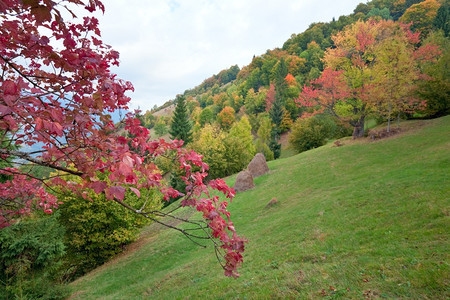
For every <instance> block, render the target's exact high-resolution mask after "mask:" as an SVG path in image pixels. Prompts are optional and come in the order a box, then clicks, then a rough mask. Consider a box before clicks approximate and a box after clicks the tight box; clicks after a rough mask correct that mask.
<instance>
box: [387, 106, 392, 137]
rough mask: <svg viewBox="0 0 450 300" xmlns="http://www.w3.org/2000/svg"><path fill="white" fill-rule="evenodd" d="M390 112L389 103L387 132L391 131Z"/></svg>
mask: <svg viewBox="0 0 450 300" xmlns="http://www.w3.org/2000/svg"><path fill="white" fill-rule="evenodd" d="M391 112H392V105H391V103H390V102H389V113H388V126H387V132H390V131H391Z"/></svg>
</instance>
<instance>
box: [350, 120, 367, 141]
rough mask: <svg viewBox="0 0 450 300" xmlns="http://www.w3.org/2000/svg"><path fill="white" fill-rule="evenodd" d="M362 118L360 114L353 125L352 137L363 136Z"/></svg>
mask: <svg viewBox="0 0 450 300" xmlns="http://www.w3.org/2000/svg"><path fill="white" fill-rule="evenodd" d="M364 119H365V116H361V117H360V118H359V120H358V122H357V123H356V124H355V125H354V126H353V135H352V136H353V139H357V138H361V137H363V136H364Z"/></svg>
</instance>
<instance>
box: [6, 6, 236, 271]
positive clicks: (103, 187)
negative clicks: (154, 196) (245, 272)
mask: <svg viewBox="0 0 450 300" xmlns="http://www.w3.org/2000/svg"><path fill="white" fill-rule="evenodd" d="M86 2H87V3H85V2H84V1H80V0H67V1H64V4H57V3H55V2H54V1H50V0H41V1H38V0H35V1H33V0H30V1H20V0H6V1H2V2H1V3H0V15H1V17H2V18H1V19H0V22H1V26H0V66H1V68H2V75H1V82H0V138H1V140H0V142H2V145H3V146H2V149H1V150H0V156H1V160H3V161H4V162H10V161H11V159H12V158H13V160H12V164H20V163H23V162H24V161H25V162H26V163H33V164H38V165H42V166H46V167H50V168H52V169H54V170H56V171H58V172H59V175H60V176H56V177H53V178H52V179H50V180H48V182H47V184H48V185H54V186H59V187H63V188H66V189H68V190H71V191H73V192H74V193H77V194H79V195H81V196H83V197H88V194H89V193H87V190H92V191H93V192H95V193H104V194H105V195H106V197H107V198H108V199H110V200H114V201H118V202H126V197H125V196H126V192H127V190H131V191H132V192H133V193H135V194H136V195H138V196H140V190H142V189H147V188H156V189H158V190H160V191H161V192H162V193H163V196H164V199H166V200H169V199H170V198H173V197H178V196H180V195H182V194H181V193H180V192H179V191H176V190H174V189H173V188H171V187H168V186H166V185H165V184H164V182H163V180H162V179H163V178H162V172H161V171H160V170H159V169H158V167H157V166H156V165H155V164H154V163H153V161H155V159H156V158H157V157H159V156H161V155H164V154H166V153H168V152H171V153H175V157H176V160H177V161H178V162H179V164H180V168H181V169H182V170H183V171H184V173H185V174H184V176H183V179H184V181H185V183H186V186H187V187H186V190H187V194H186V195H184V197H185V199H184V200H183V202H182V203H183V205H185V206H192V207H195V208H196V209H197V210H198V211H200V212H202V213H203V217H204V219H205V221H206V222H207V223H208V226H209V228H210V229H211V235H212V236H213V237H214V238H215V239H218V240H219V241H220V247H221V248H222V249H223V250H225V256H224V258H225V260H226V263H225V266H224V268H225V274H226V275H227V276H234V277H236V276H238V273H237V272H236V270H237V267H238V266H239V265H240V264H241V263H242V252H243V251H244V242H245V240H244V239H242V238H240V237H239V236H238V235H237V234H236V231H235V229H234V226H233V223H232V222H231V220H230V214H229V212H227V210H226V207H227V202H226V201H219V198H218V197H217V196H216V195H215V194H214V191H217V192H221V193H223V194H224V195H225V197H227V198H229V199H230V201H231V199H232V198H233V196H234V191H233V189H232V188H230V187H228V186H227V185H226V184H225V183H224V182H223V180H215V181H211V182H210V183H209V184H206V183H205V181H204V180H205V177H206V175H207V173H206V171H207V170H208V166H207V165H206V164H205V163H204V162H202V157H201V155H199V154H197V153H195V152H193V151H188V150H186V149H184V148H182V147H181V146H182V145H183V142H182V141H171V142H167V141H164V140H151V139H150V136H149V130H148V129H146V128H144V127H142V126H141V124H140V122H139V120H138V119H136V118H135V117H134V115H133V114H131V113H128V114H126V115H125V117H124V119H123V120H122V122H120V123H119V124H114V123H113V122H112V119H111V116H110V113H112V112H114V111H117V110H127V109H128V106H127V105H128V103H129V101H130V98H129V97H128V96H127V93H128V92H132V91H133V86H132V84H131V83H130V82H127V81H124V80H121V79H118V78H117V77H116V75H115V74H114V73H112V72H111V71H110V68H111V66H113V65H118V64H119V61H118V59H119V54H118V52H117V51H114V50H113V49H111V48H110V47H109V46H107V45H105V44H103V42H102V41H101V39H100V31H99V29H98V20H97V19H96V18H94V17H84V18H82V19H81V20H80V19H74V21H76V20H79V21H80V22H79V23H73V22H72V21H69V20H63V18H62V15H63V10H64V11H66V12H68V13H70V14H71V15H72V16H73V17H75V14H74V13H73V11H74V10H73V9H70V8H69V6H70V5H73V6H82V7H84V8H85V9H86V10H87V11H89V12H93V11H95V10H98V9H100V10H102V11H103V10H104V6H103V4H102V3H101V2H100V1H98V0H89V1H86ZM18 145H20V146H25V147H23V148H20V149H18V150H14V148H15V146H18ZM34 145H39V148H40V149H41V150H39V151H38V152H33V151H32V150H29V149H30V148H28V147H29V146H34ZM194 169H195V170H198V169H200V171H194ZM99 172H100V173H105V174H107V175H108V176H107V178H105V179H99V177H101V176H98V174H99ZM2 173H3V174H5V175H9V176H11V177H12V179H11V180H8V181H6V182H5V183H2V184H1V185H0V189H1V191H0V193H1V194H0V197H1V200H2V203H11V205H9V206H8V205H3V204H2V205H1V206H0V224H4V225H0V226H7V225H8V224H10V223H11V221H10V220H11V219H12V218H13V216H19V215H23V214H26V213H29V212H30V211H32V210H33V209H35V208H36V207H41V208H42V209H44V211H45V212H48V213H50V212H51V209H52V208H55V207H57V200H56V198H55V197H54V196H53V195H51V194H49V193H47V192H46V191H45V189H44V188H43V187H42V185H41V184H40V182H39V181H38V180H36V179H33V178H32V176H31V175H30V174H25V173H21V171H20V169H18V168H3V169H2ZM64 175H75V176H78V177H80V178H81V179H82V180H81V181H79V182H73V181H70V180H68V179H67V177H65V176H64ZM30 177H31V178H30ZM104 177H105V176H103V177H101V178H104ZM3 201H6V202H3Z"/></svg>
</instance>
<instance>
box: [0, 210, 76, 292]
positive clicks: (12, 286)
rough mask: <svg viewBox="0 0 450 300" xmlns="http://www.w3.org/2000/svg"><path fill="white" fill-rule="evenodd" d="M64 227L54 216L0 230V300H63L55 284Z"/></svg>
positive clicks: (62, 249)
mask: <svg viewBox="0 0 450 300" xmlns="http://www.w3.org/2000/svg"><path fill="white" fill-rule="evenodd" d="M63 240H64V228H63V227H62V226H61V225H60V224H59V223H58V222H57V214H53V215H51V216H47V215H41V216H38V215H37V214H36V215H34V216H31V217H28V218H26V219H22V220H20V221H19V222H17V223H15V224H12V225H11V226H9V227H6V228H3V229H2V230H1V231H0V299H16V298H18V299H23V298H26V299H43V298H44V299H64V298H66V297H67V296H68V289H67V288H66V287H65V286H62V285H58V284H56V283H57V279H56V278H57V269H58V267H59V265H60V259H61V257H62V255H63V254H64V244H63Z"/></svg>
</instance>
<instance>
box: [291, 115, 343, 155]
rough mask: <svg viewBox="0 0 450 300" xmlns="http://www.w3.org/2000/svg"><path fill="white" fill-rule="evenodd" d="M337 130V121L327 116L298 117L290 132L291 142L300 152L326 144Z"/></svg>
mask: <svg viewBox="0 0 450 300" xmlns="http://www.w3.org/2000/svg"><path fill="white" fill-rule="evenodd" d="M336 131H337V126H336V123H334V122H333V120H332V119H331V118H329V117H326V116H314V117H311V118H308V119H297V120H296V121H295V123H294V125H293V126H292V131H291V133H290V134H289V143H290V145H291V146H292V147H293V148H294V149H295V150H297V151H298V152H303V151H306V150H309V149H313V148H317V147H320V146H322V145H324V144H325V143H326V141H327V139H329V138H332V137H334V136H335V134H336Z"/></svg>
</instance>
